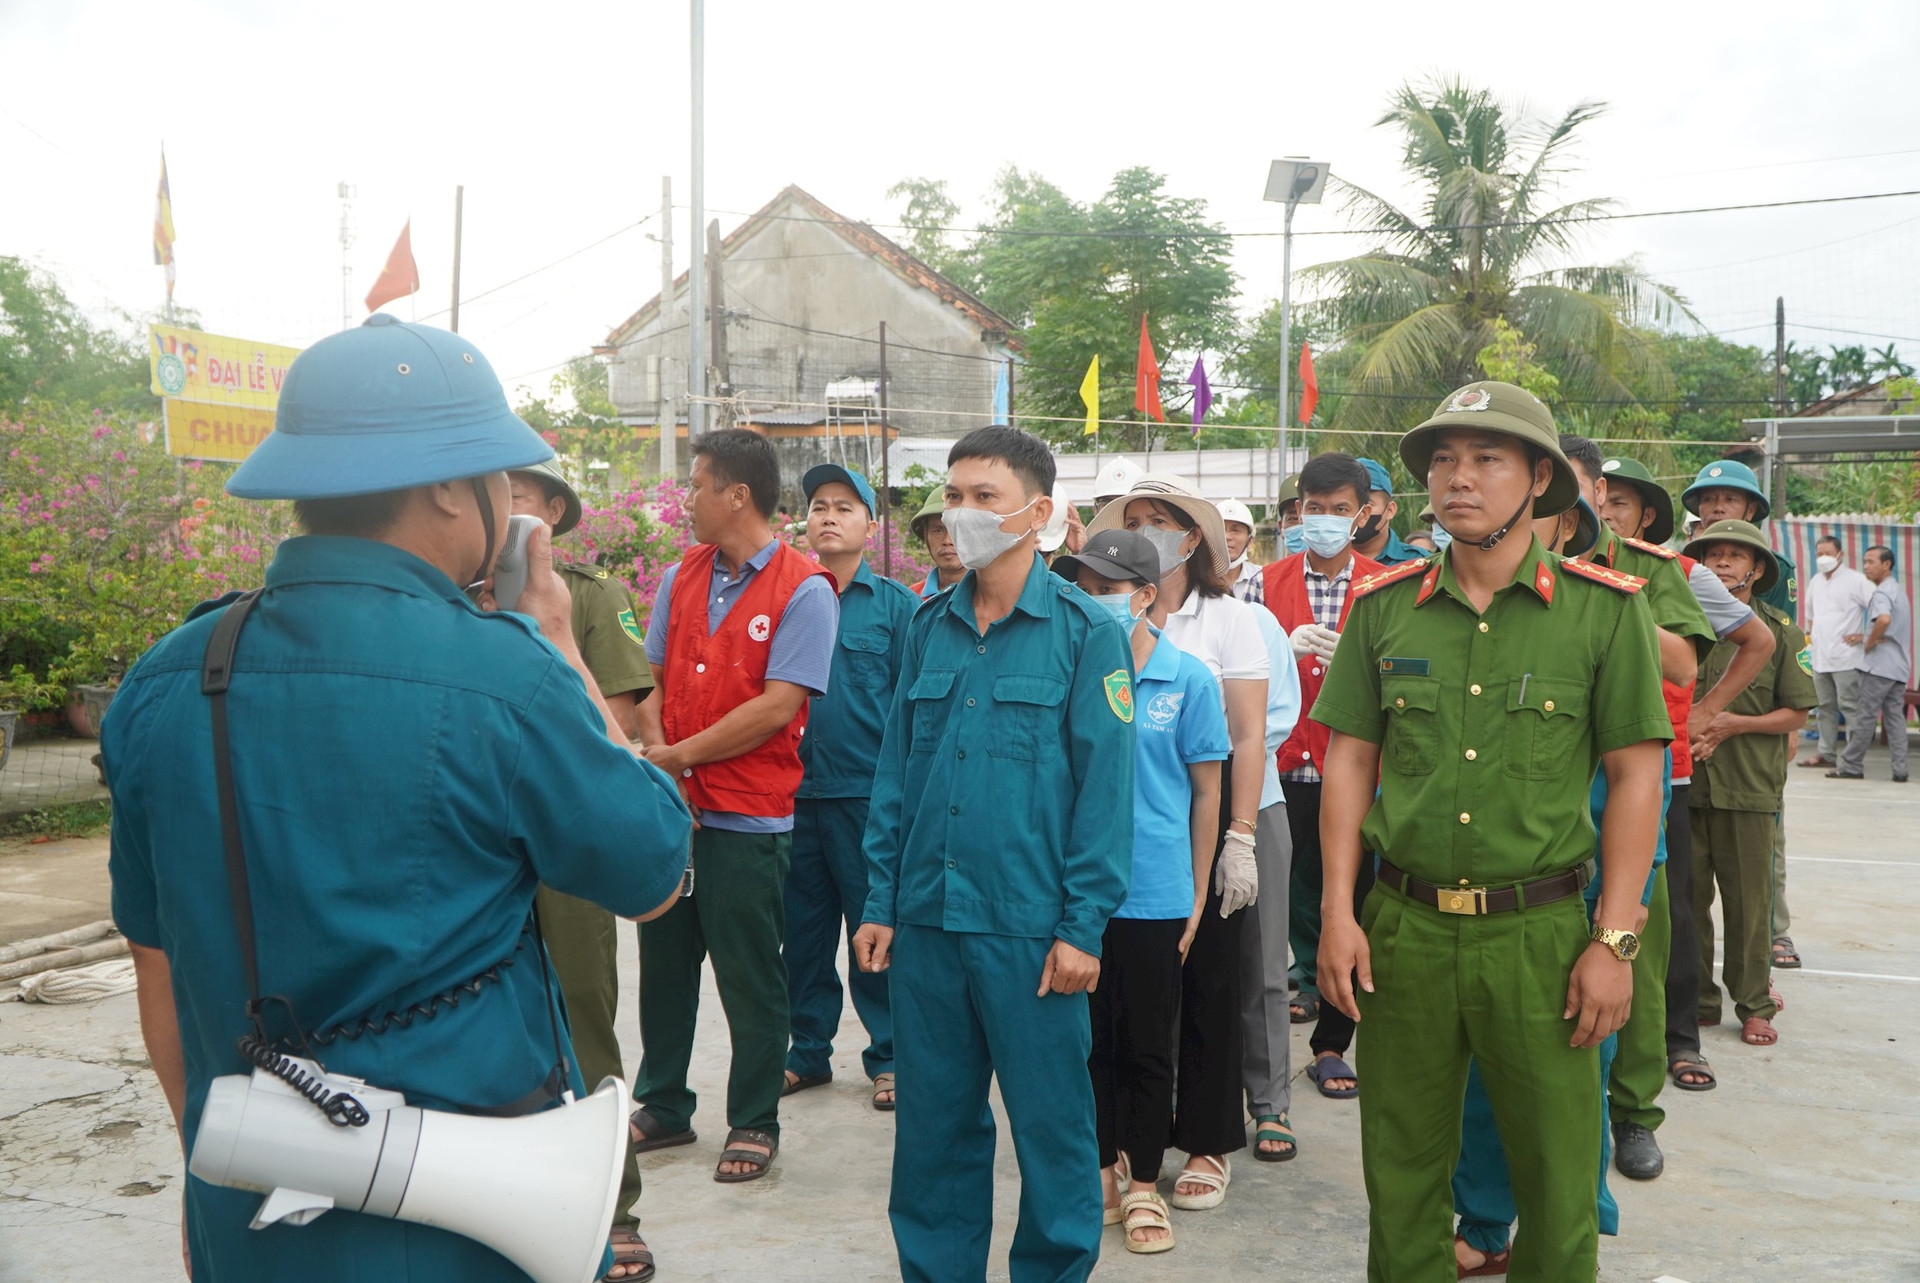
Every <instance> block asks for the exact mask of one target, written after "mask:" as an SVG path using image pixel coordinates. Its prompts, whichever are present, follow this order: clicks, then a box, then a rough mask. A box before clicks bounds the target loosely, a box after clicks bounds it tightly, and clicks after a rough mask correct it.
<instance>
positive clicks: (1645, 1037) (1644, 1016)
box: [1607, 864, 1673, 1131]
mask: <svg viewBox="0 0 1920 1283" xmlns="http://www.w3.org/2000/svg"><path fill="white" fill-rule="evenodd" d="M1668 894H1669V893H1668V891H1667V866H1666V865H1664V864H1663V865H1661V866H1660V867H1659V868H1657V869H1655V870H1654V871H1653V896H1652V898H1651V899H1649V900H1648V901H1647V926H1646V930H1645V931H1643V932H1642V933H1641V935H1640V953H1639V955H1638V956H1636V957H1635V958H1634V960H1633V1010H1632V1011H1631V1012H1629V1013H1628V1015H1627V1023H1626V1024H1624V1025H1622V1026H1620V1033H1619V1035H1618V1037H1619V1039H1620V1045H1619V1050H1618V1051H1617V1052H1615V1053H1614V1057H1613V1068H1612V1070H1611V1071H1610V1072H1609V1074H1608V1077H1607V1094H1608V1100H1609V1104H1608V1114H1609V1115H1610V1118H1611V1121H1613V1122H1616V1123H1638V1124H1640V1126H1642V1127H1644V1128H1646V1129H1647V1130H1648V1131H1657V1130H1658V1129H1659V1127H1660V1124H1661V1123H1663V1122H1665V1121H1666V1119H1667V1111H1666V1110H1665V1109H1663V1108H1662V1107H1661V1106H1660V1105H1659V1104H1658V1103H1657V1102H1658V1101H1659V1099H1660V1091H1661V1089H1662V1088H1663V1087H1665V1086H1666V1085H1667V961H1668V959H1669V958H1671V957H1672V956H1673V918H1672V910H1671V904H1670V901H1669V899H1668Z"/></svg>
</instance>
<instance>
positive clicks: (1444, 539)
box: [1433, 521, 1453, 552]
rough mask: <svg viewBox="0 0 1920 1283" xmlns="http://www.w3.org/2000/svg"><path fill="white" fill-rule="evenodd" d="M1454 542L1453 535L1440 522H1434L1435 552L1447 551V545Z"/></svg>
mask: <svg viewBox="0 0 1920 1283" xmlns="http://www.w3.org/2000/svg"><path fill="white" fill-rule="evenodd" d="M1452 542H1453V536H1452V535H1451V534H1449V533H1447V528H1446V527H1445V526H1443V525H1441V524H1440V523H1439V522H1437V521H1436V522H1434V523H1433V548H1434V551H1435V552H1445V551H1446V550H1447V545H1448V544H1450V543H1452Z"/></svg>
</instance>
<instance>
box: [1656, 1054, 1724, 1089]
mask: <svg viewBox="0 0 1920 1283" xmlns="http://www.w3.org/2000/svg"><path fill="white" fill-rule="evenodd" d="M1667 1073H1668V1074H1670V1075H1672V1077H1673V1085H1674V1086H1675V1087H1678V1088H1679V1089H1680V1090H1681V1091H1712V1090H1713V1089H1714V1088H1715V1087H1718V1086H1719V1085H1720V1080H1719V1079H1717V1078H1715V1077H1714V1076H1713V1067H1712V1066H1711V1065H1709V1064H1707V1062H1706V1061H1704V1060H1700V1059H1698V1058H1694V1059H1688V1058H1686V1057H1681V1058H1680V1059H1678V1060H1669V1061H1668V1062H1667ZM1685 1074H1692V1075H1693V1076H1694V1077H1695V1078H1704V1079H1706V1081H1705V1082H1703V1083H1690V1082H1683V1081H1682V1080H1681V1079H1682V1076H1683V1075H1685Z"/></svg>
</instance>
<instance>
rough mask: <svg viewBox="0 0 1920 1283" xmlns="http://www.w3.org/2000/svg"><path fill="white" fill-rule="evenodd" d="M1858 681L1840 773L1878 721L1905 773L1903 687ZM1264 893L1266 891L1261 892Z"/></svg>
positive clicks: (1855, 770) (1858, 762)
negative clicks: (1885, 730) (1856, 696)
mask: <svg viewBox="0 0 1920 1283" xmlns="http://www.w3.org/2000/svg"><path fill="white" fill-rule="evenodd" d="M1856 675H1857V676H1858V677H1859V679H1860V698H1859V701H1858V702H1857V703H1855V704H1854V705H1853V706H1852V707H1851V708H1849V709H1848V710H1847V751H1846V752H1845V753H1843V754H1841V756H1840V769H1841V770H1843V771H1848V772H1851V773H1852V774H1855V775H1858V774H1860V773H1861V768H1862V767H1864V766H1865V765H1866V762H1867V745H1869V744H1871V743H1872V742H1873V721H1874V718H1876V717H1878V718H1879V719H1880V720H1881V721H1882V723H1884V724H1885V726H1886V728H1887V747H1888V748H1890V749H1892V750H1893V773H1894V775H1895V776H1896V777H1898V776H1902V775H1905V774H1906V773H1907V689H1906V683H1905V682H1901V681H1896V680H1895V679H1893V678H1891V677H1875V676H1874V675H1873V674H1872V673H1859V674H1856ZM1261 890H1262V893H1263V894H1264V893H1265V888H1264V887H1262V888H1261Z"/></svg>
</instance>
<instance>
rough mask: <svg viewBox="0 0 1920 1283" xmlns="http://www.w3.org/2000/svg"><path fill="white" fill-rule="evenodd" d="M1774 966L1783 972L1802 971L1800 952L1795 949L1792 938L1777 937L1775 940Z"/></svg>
mask: <svg viewBox="0 0 1920 1283" xmlns="http://www.w3.org/2000/svg"><path fill="white" fill-rule="evenodd" d="M1773 965H1774V966H1776V967H1778V968H1780V970H1782V971H1798V970H1799V969H1800V951H1799V950H1798V949H1796V948H1794V947H1793V939H1792V937H1790V936H1775V937H1774V938H1773Z"/></svg>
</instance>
